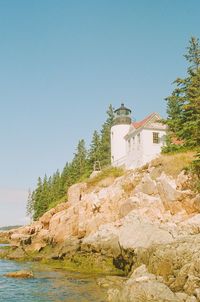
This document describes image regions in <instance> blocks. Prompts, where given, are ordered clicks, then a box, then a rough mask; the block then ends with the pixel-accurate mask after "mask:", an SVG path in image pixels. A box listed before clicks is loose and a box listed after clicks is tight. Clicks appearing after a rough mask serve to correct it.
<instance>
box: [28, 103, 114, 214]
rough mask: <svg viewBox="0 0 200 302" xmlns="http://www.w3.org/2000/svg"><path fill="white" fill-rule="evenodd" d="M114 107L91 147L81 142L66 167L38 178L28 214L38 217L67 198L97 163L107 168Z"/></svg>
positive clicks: (109, 111) (94, 134) (95, 133)
mask: <svg viewBox="0 0 200 302" xmlns="http://www.w3.org/2000/svg"><path fill="white" fill-rule="evenodd" d="M113 119H114V108H113V107H112V105H110V106H109V108H108V110H107V118H106V121H105V122H104V123H103V125H102V127H101V130H100V132H98V131H96V130H95V131H94V133H93V135H92V139H91V143H90V146H89V148H88V149H87V148H86V144H85V141H84V139H81V140H80V141H79V142H78V145H77V147H76V150H75V153H74V157H73V159H72V161H71V162H69V163H66V165H65V166H64V168H63V170H62V171H61V172H60V171H59V170H57V171H56V172H55V173H54V174H53V175H52V176H50V177H47V175H45V176H44V178H41V177H39V178H38V181H37V186H36V188H35V190H33V191H32V192H29V196H28V201H27V214H28V215H30V216H31V217H32V218H33V220H37V219H38V218H39V217H40V216H42V215H43V214H44V213H45V212H46V211H47V210H48V209H50V208H52V207H54V206H55V205H56V204H58V203H60V202H62V201H64V200H66V193H67V190H68V188H69V187H70V186H71V185H72V184H74V183H77V182H80V181H83V180H84V179H86V178H87V177H88V176H89V175H90V174H91V173H92V171H93V167H94V164H95V162H99V163H100V167H101V168H104V167H106V166H108V165H110V163H111V162H110V161H111V146H110V128H111V126H112V124H113Z"/></svg>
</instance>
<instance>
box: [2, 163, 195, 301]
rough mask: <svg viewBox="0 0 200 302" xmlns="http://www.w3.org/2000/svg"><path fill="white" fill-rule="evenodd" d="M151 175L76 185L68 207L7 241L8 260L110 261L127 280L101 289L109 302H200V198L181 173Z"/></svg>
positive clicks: (136, 173) (144, 173)
mask: <svg viewBox="0 0 200 302" xmlns="http://www.w3.org/2000/svg"><path fill="white" fill-rule="evenodd" d="M172 164H173V163H172ZM155 169H156V167H154V165H153V164H152V163H151V164H150V165H149V166H146V167H144V168H143V169H140V170H134V171H128V172H126V173H124V175H123V176H121V177H118V178H116V179H113V178H112V177H108V178H106V179H104V180H103V181H101V182H98V183H97V184H95V185H94V186H92V187H91V186H90V185H89V184H88V183H80V184H76V185H73V186H72V187H71V188H70V189H69V191H68V202H66V203H63V204H60V205H58V206H57V207H56V208H53V209H51V210H50V211H48V212H47V213H45V214H44V215H43V216H42V217H41V218H40V220H39V221H37V222H34V223H32V224H31V225H29V226H25V227H21V228H19V229H17V230H12V231H10V232H9V233H8V234H7V235H8V236H9V237H10V240H11V242H12V245H13V246H14V247H13V250H12V251H11V252H10V253H9V255H8V256H9V257H10V258H12V259H13V258H20V257H23V256H24V255H27V254H29V253H32V254H34V253H35V255H37V257H40V255H44V254H43V253H44V251H45V249H47V248H49V247H51V248H52V250H51V253H50V254H49V255H48V257H50V258H52V259H71V260H73V259H76V255H78V254H80V255H82V256H83V257H86V255H88V257H90V256H91V255H95V257H96V258H98V257H99V259H103V261H104V260H105V259H111V260H112V262H113V264H114V266H115V267H116V268H117V269H119V270H121V271H123V272H124V274H125V275H126V276H127V277H128V279H127V278H119V279H117V278H114V279H109V278H108V279H107V280H106V282H104V281H101V282H100V284H101V285H102V286H108V288H109V290H108V301H114V302H117V301H120V302H123V301H124V302H125V301H126V302H127V301H134V302H137V301H138V302H139V301H140V302H141V301H163V302H164V301H177V302H179V301H180V302H181V301H187V302H189V301H190V302H193V301H200V195H199V194H197V193H195V192H193V191H192V190H191V189H190V177H189V176H188V175H186V173H185V172H184V171H182V172H181V173H180V174H179V175H178V177H176V178H172V177H171V176H169V175H166V174H165V173H164V172H162V173H159V174H158V175H157V173H155ZM89 255H90V256H89ZM83 259H84V258H83ZM88 259H89V261H92V260H91V258H87V260H88ZM83 262H84V260H83ZM106 265H107V263H106V262H105V261H104V268H106ZM105 284H106V285H105Z"/></svg>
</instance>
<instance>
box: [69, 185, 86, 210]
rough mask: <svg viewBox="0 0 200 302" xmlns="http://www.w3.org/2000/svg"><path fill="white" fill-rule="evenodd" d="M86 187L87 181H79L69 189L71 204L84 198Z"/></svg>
mask: <svg viewBox="0 0 200 302" xmlns="http://www.w3.org/2000/svg"><path fill="white" fill-rule="evenodd" d="M86 188H87V184H86V183H78V184H75V185H72V186H71V187H70V188H69V189H68V202H69V203H70V204H71V205H72V204H76V203H78V202H79V201H80V200H81V199H82V197H83V194H84V192H85V190H86Z"/></svg>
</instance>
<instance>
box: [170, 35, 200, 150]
mask: <svg viewBox="0 0 200 302" xmlns="http://www.w3.org/2000/svg"><path fill="white" fill-rule="evenodd" d="M184 57H185V59H186V60H187V62H188V64H189V66H188V68H187V73H186V77H184V78H177V79H176V80H175V81H174V83H173V84H174V85H175V88H174V90H173V91H172V94H171V95H170V96H168V97H167V98H166V101H167V114H168V117H167V120H166V124H167V125H168V135H167V147H166V149H165V150H166V151H174V150H176V149H177V148H182V147H185V148H196V147H199V146H200V44H199V39H197V38H195V37H192V38H191V39H190V41H189V45H188V47H187V52H186V54H185V55H184ZM177 140H178V141H179V143H180V145H179V146H181V147H178V146H177V145H176V144H175V141H176V142H177Z"/></svg>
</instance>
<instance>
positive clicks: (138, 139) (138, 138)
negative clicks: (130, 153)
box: [137, 133, 140, 144]
mask: <svg viewBox="0 0 200 302" xmlns="http://www.w3.org/2000/svg"><path fill="white" fill-rule="evenodd" d="M137 141H138V144H140V133H139V134H138V135H137Z"/></svg>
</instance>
